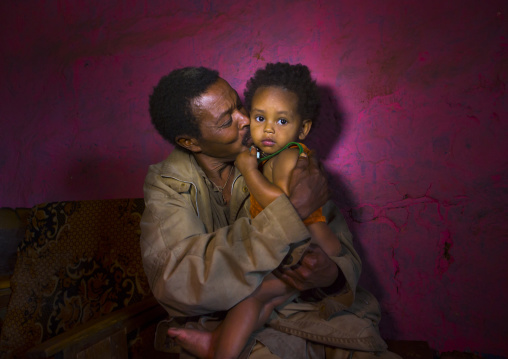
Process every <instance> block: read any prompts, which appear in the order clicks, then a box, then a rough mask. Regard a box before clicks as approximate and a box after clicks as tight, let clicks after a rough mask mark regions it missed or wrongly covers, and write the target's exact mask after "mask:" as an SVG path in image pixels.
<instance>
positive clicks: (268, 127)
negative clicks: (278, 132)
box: [265, 122, 273, 133]
mask: <svg viewBox="0 0 508 359" xmlns="http://www.w3.org/2000/svg"><path fill="white" fill-rule="evenodd" d="M265 132H267V133H273V127H272V125H271V124H269V123H268V122H267V123H266V124H265Z"/></svg>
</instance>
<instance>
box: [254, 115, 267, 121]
mask: <svg viewBox="0 0 508 359" xmlns="http://www.w3.org/2000/svg"><path fill="white" fill-rule="evenodd" d="M254 119H255V120H256V121H257V122H263V121H264V120H265V118H264V117H263V116H256V117H255V118H254Z"/></svg>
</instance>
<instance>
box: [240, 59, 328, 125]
mask: <svg viewBox="0 0 508 359" xmlns="http://www.w3.org/2000/svg"><path fill="white" fill-rule="evenodd" d="M269 86H275V87H280V88H283V89H286V90H289V91H291V92H293V93H295V94H296V96H298V113H299V115H300V116H301V117H302V119H310V120H312V121H315V120H316V119H317V117H318V114H319V107H320V97H319V91H318V87H317V85H316V81H314V80H312V78H311V76H310V71H309V68H308V67H307V66H305V65H302V64H297V65H290V64H288V63H285V62H284V63H283V62H277V63H268V64H266V67H265V68H264V69H258V70H257V71H256V73H255V74H254V76H253V77H251V78H250V80H249V81H247V85H246V89H245V91H244V93H243V94H244V96H245V107H246V108H247V110H248V111H249V112H250V111H251V108H252V107H251V106H252V98H253V97H254V94H255V93H256V90H257V89H258V88H260V87H269Z"/></svg>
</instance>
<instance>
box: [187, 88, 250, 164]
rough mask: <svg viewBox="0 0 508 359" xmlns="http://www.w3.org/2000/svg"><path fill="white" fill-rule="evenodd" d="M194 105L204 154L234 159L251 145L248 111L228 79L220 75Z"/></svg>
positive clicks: (199, 142)
mask: <svg viewBox="0 0 508 359" xmlns="http://www.w3.org/2000/svg"><path fill="white" fill-rule="evenodd" d="M191 104H192V108H193V111H194V115H195V116H196V118H197V120H198V126H199V129H200V131H201V138H200V139H199V140H197V141H198V144H199V147H200V149H201V153H203V154H205V155H207V156H209V157H214V158H217V159H223V160H226V161H233V160H234V159H235V158H236V156H237V155H238V154H239V153H240V152H242V151H245V150H247V149H248V148H249V147H250V145H251V144H252V140H251V138H250V131H249V117H248V116H247V111H246V110H245V108H244V107H243V105H242V103H241V102H240V98H239V97H238V94H237V93H236V91H235V90H233V89H232V88H231V86H229V84H228V83H227V82H226V81H225V80H223V79H221V78H219V80H218V81H217V82H216V83H214V84H213V85H211V86H210V87H209V88H208V89H207V90H206V92H205V93H204V94H203V95H201V96H200V97H197V98H195V99H194V100H193V101H192V103H191Z"/></svg>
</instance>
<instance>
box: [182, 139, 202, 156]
mask: <svg viewBox="0 0 508 359" xmlns="http://www.w3.org/2000/svg"><path fill="white" fill-rule="evenodd" d="M176 143H177V144H178V145H179V146H180V147H183V148H185V149H186V150H189V151H191V152H194V153H198V152H201V147H200V146H199V141H198V140H196V139H195V138H194V137H185V136H181V137H177V138H176Z"/></svg>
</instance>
